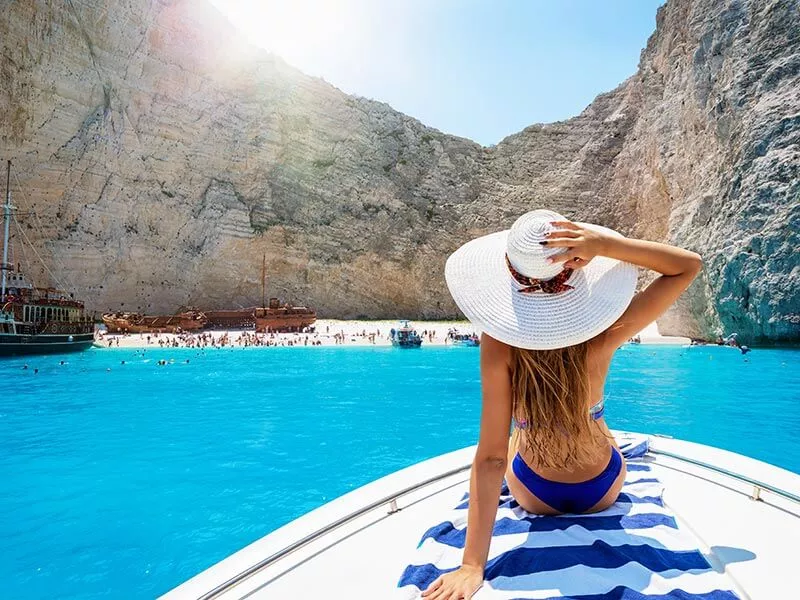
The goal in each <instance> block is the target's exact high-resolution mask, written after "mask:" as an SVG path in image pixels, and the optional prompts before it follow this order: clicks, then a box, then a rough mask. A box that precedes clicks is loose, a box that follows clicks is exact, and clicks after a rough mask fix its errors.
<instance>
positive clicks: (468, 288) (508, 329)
mask: <svg viewBox="0 0 800 600" xmlns="http://www.w3.org/2000/svg"><path fill="white" fill-rule="evenodd" d="M567 220H568V219H566V218H564V217H563V216H561V215H560V214H558V213H556V212H553V211H549V210H534V211H532V212H529V213H526V214H524V215H522V216H521V217H520V218H519V219H517V221H516V222H515V223H514V225H513V226H512V227H511V229H509V230H506V231H500V232H498V233H492V234H490V235H486V236H483V237H480V238H477V239H474V240H472V241H471V242H467V243H466V244H464V245H463V246H461V248H459V249H458V250H456V251H455V252H453V254H451V255H450V258H448V259H447V264H446V265H445V279H446V280H447V287H448V288H449V289H450V294H451V295H452V296H453V300H455V303H456V304H457V305H458V307H459V308H460V309H461V311H462V312H463V313H464V315H466V317H467V318H468V319H469V320H470V321H471V322H472V323H473V324H474V325H475V326H476V327H479V328H480V329H481V330H483V331H484V332H485V333H488V334H489V335H490V336H492V337H493V338H495V339H496V340H500V341H501V342H504V343H506V344H508V345H510V346H516V347H517V348H526V349H529V350H551V349H554V348H565V347H567V346H574V345H576V344H580V343H582V342H585V341H587V340H590V339H592V338H593V337H595V336H596V335H598V334H600V333H601V332H603V331H605V330H606V329H608V327H610V326H611V325H612V324H613V323H614V321H616V320H617V319H618V318H619V317H620V316H621V315H622V313H623V312H625V309H626V308H627V307H628V304H630V301H631V299H632V298H633V294H634V292H635V291H636V280H637V275H638V271H637V269H636V267H635V266H634V265H632V264H630V263H626V262H622V261H618V260H615V259H613V258H608V257H606V256H597V257H595V258H594V259H593V260H592V261H591V262H589V264H587V265H586V266H585V267H583V268H581V269H575V270H573V271H571V272H570V271H569V270H565V269H564V266H563V263H550V262H547V258H548V257H550V256H553V255H556V254H560V253H561V252H565V251H566V248H554V247H547V246H543V245H542V244H540V243H539V242H542V241H545V240H547V234H548V233H550V232H551V231H557V230H558V229H559V227H557V226H555V225H553V224H552V222H553V221H567ZM579 225H580V226H582V227H586V228H591V229H594V230H597V231H601V232H603V233H606V234H608V235H613V236H617V237H621V235H620V234H619V233H617V232H616V231H613V230H611V229H608V228H606V227H601V226H600V225H592V224H589V223H579ZM526 278H528V280H527V281H526ZM562 284H566V285H562Z"/></svg>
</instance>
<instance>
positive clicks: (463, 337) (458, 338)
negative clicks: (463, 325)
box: [447, 329, 481, 348]
mask: <svg viewBox="0 0 800 600" xmlns="http://www.w3.org/2000/svg"><path fill="white" fill-rule="evenodd" d="M447 339H448V340H449V341H450V343H451V344H452V345H453V346H466V347H468V348H474V347H475V346H480V344H481V339H480V338H479V337H478V334H476V333H460V332H459V331H458V330H457V329H451V330H450V331H448V332H447Z"/></svg>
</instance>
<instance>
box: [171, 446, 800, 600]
mask: <svg viewBox="0 0 800 600" xmlns="http://www.w3.org/2000/svg"><path fill="white" fill-rule="evenodd" d="M615 435H617V436H618V439H619V435H621V434H619V433H618V432H617V433H615ZM649 441H650V445H649V449H648V450H647V453H646V454H645V455H644V456H643V457H642V458H641V459H640V460H641V464H642V465H645V466H646V467H647V469H648V470H649V473H647V474H646V479H644V480H643V481H646V480H648V479H649V478H651V477H653V478H657V479H658V480H659V481H660V482H661V483H662V484H663V486H664V492H663V495H662V497H661V501H662V502H663V507H664V510H666V511H671V513H672V514H674V520H673V522H674V523H676V526H677V528H678V529H680V530H682V534H683V538H684V542H683V543H685V544H686V543H688V544H689V545H691V546H692V547H693V548H697V549H699V552H700V553H702V556H703V557H704V558H705V559H706V560H707V563H708V564H709V565H710V566H709V569H708V571H709V573H708V574H707V576H708V577H711V578H713V580H714V582H715V584H717V585H720V586H722V587H724V588H725V589H727V590H733V592H735V593H736V595H738V597H739V598H741V600H747V599H749V600H775V599H778V598H790V597H794V593H795V590H796V585H797V583H796V576H795V572H796V569H797V566H796V564H795V563H796V556H797V548H796V544H797V540H800V476H799V475H796V474H794V473H790V472H789V471H785V470H783V469H780V468H778V467H775V466H772V465H769V464H766V463H763V462H761V461H758V460H754V459H752V458H748V457H746V456H742V455H740V454H736V453H733V452H728V451H725V450H720V449H718V448H713V447H710V446H704V445H701V444H695V443H691V442H685V441H680V440H675V439H666V438H662V437H652V438H650V440H649ZM474 453H475V447H470V448H465V449H463V450H458V451H456V452H451V453H449V454H444V455H442V456H439V457H437V458H433V459H430V460H427V461H425V462H422V463H419V464H417V465H414V466H411V467H408V468H406V469H403V470H401V471H398V472H396V473H393V474H391V475H388V476H386V477H383V478H381V479H379V480H377V481H375V482H373V483H370V484H368V485H366V486H364V487H362V488H360V489H357V490H355V491H353V492H350V493H348V494H346V495H344V496H342V497H340V498H338V499H336V500H334V501H332V502H330V503H328V504H325V505H324V506H321V507H320V508H318V509H316V510H313V511H311V512H310V513H308V514H306V515H304V516H302V517H300V518H299V519H297V520H295V521H293V522H291V523H289V524H287V525H285V526H283V527H281V528H280V529H278V530H276V531H274V532H273V533H270V534H269V535H267V536H265V537H263V538H262V539H260V540H258V541H256V542H254V543H253V544H251V545H249V546H247V547H246V548H244V549H243V550H240V551H239V552H237V553H235V554H233V555H232V556H230V557H228V558H226V559H224V560H222V561H221V562H219V563H217V564H216V565H214V566H212V567H210V568H209V569H207V570H206V571H203V572H202V573H200V574H199V575H196V576H195V577H193V578H192V579H190V580H189V581H187V582H185V583H183V584H182V585H180V586H179V587H177V588H175V589H174V590H172V591H170V592H169V593H167V594H165V595H164V596H162V600H179V599H181V600H182V599H186V598H192V599H200V600H212V599H223V598H224V599H225V600H235V599H241V600H243V599H245V598H247V599H248V600H258V599H265V600H266V599H270V600H271V599H274V598H340V597H342V598H344V597H346V598H351V599H354V600H361V599H363V600H367V599H369V600H374V599H375V598H393V597H396V594H397V592H398V590H397V588H396V585H397V582H398V578H399V577H400V574H401V573H402V572H403V570H404V568H405V567H406V566H407V565H408V563H409V559H410V558H412V557H413V552H414V551H415V548H416V546H417V544H418V542H419V540H420V536H421V535H422V534H423V532H425V531H426V530H427V529H429V528H430V527H431V526H433V525H435V524H438V523H440V522H441V521H442V519H443V516H446V515H447V514H448V512H449V511H452V509H453V507H454V506H456V505H457V504H459V503H460V502H461V501H462V500H463V497H464V494H465V492H467V491H468V489H469V476H470V466H471V462H472V458H473V456H474ZM629 474H630V469H629ZM631 506H633V509H632V510H631V514H634V513H636V512H639V513H641V509H636V505H631ZM597 515H598V516H601V515H602V513H597ZM542 518H544V519H559V518H561V517H542ZM587 518H591V517H588V516H587ZM659 528H660V530H659V532H656V530H655V529H654V530H653V531H654V533H653V534H651V535H654V536H655V535H656V534H657V533H658V534H660V533H661V532H664V535H671V533H670V531H671V530H670V529H669V528H666V529H665V528H664V527H661V526H659ZM623 533H625V534H627V532H623ZM536 536H537V533H536V532H533V533H532V534H531V535H530V539H531V540H534V538H536ZM527 537H528V536H527V535H523V536H522V538H519V539H526V538H527ZM536 539H541V538H536ZM631 540H633V541H629V542H627V543H631V544H633V545H632V546H630V552H629V554H630V561H631V565H634V563H635V561H636V558H637V548H641V547H640V546H637V545H636V544H642V541H643V540H647V538H646V537H645V536H644V535H639V536H636V535H632V537H631ZM426 543H430V541H429V540H428V541H426ZM618 543H622V544H624V543H626V540H625V538H624V536H623V537H622V538H621V539H620V540H619V541H618ZM512 546H513V544H512ZM543 550H544V551H546V550H547V548H544V549H543ZM646 550H647V548H642V549H641V550H639V551H640V552H642V553H644V552H645V551H646ZM658 552H659V550H658V548H656V549H655V554H658ZM634 566H637V565H634ZM625 568H626V567H624V566H623V569H625ZM631 568H633V567H631ZM695 572H696V570H694V571H692V570H691V569H690V570H689V572H688V574H689V575H692V574H693V573H695ZM679 575H680V574H679V573H675V572H672V571H668V572H665V575H664V577H662V578H661V579H663V581H664V582H666V583H665V585H667V586H670V585H677V584H675V583H674V582H677V581H679ZM550 577H553V576H552V575H550ZM555 579H556V580H555V581H554V582H553V583H554V585H555V586H561V585H563V586H564V587H568V586H569V585H572V584H574V583H575V582H576V581H580V578H576V577H575V576H573V577H571V578H570V577H569V575H565V576H564V577H563V580H562V581H559V580H558V578H557V577H556V578H555ZM654 579H655V578H654ZM533 581H536V580H535V579H534V580H533ZM651 584H652V582H651V581H650V580H648V579H645V580H644V581H642V582H641V585H642V586H643V587H646V586H650V585H651ZM493 594H496V595H488V592H487V595H482V592H478V594H476V596H475V600H478V599H479V598H484V597H485V598H507V597H508V598H516V597H526V598H527V597H542V598H545V597H546V598H551V597H554V596H558V594H557V593H552V594H546V595H540V596H529V595H526V594H517V595H516V596H515V595H513V593H507V594H501V593H498V592H496V591H495V592H493ZM615 597H616V596H615ZM659 597H668V596H659ZM676 597H695V596H676ZM709 597H711V596H709ZM713 597H715V598H716V597H717V596H713ZM720 597H722V596H720ZM725 597H732V596H725Z"/></svg>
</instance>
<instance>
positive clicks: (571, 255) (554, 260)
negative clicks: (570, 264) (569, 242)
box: [547, 251, 577, 263]
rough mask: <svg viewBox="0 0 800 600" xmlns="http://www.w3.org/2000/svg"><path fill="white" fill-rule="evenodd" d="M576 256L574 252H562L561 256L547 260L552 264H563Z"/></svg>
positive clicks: (556, 255)
mask: <svg viewBox="0 0 800 600" xmlns="http://www.w3.org/2000/svg"><path fill="white" fill-rule="evenodd" d="M576 256H577V255H576V254H575V253H574V252H572V251H570V252H562V253H561V254H554V255H553V256H550V257H549V258H548V259H547V260H548V261H550V262H551V263H563V262H567V261H569V260H572V259H574V258H575V257H576Z"/></svg>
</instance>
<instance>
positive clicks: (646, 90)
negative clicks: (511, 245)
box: [0, 0, 800, 342]
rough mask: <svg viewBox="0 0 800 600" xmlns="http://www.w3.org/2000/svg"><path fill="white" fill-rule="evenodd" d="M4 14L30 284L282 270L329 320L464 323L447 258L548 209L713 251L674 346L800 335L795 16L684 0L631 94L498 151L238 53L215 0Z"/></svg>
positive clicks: (130, 298) (287, 291) (96, 284)
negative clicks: (700, 338) (703, 338)
mask: <svg viewBox="0 0 800 600" xmlns="http://www.w3.org/2000/svg"><path fill="white" fill-rule="evenodd" d="M0 14H2V17H0V36H1V38H2V41H0V52H1V53H2V65H1V66H0V111H2V114H3V117H2V119H1V120H0V148H1V149H2V155H3V156H4V157H10V158H13V159H14V161H15V166H14V173H15V177H14V178H12V190H14V191H15V194H16V195H15V204H16V205H18V206H19V207H21V208H22V209H33V210H35V211H36V213H37V215H38V217H33V216H25V215H24V214H21V215H20V216H19V217H18V219H19V221H20V223H21V225H22V231H23V232H25V235H26V236H27V237H28V238H29V239H30V240H31V241H32V242H34V244H35V245H36V247H37V248H38V250H39V252H40V254H42V257H43V259H44V261H45V263H46V264H47V265H48V267H49V270H50V271H51V272H50V273H48V272H46V270H45V269H44V268H37V269H35V270H34V272H33V273H32V275H34V276H35V277H36V278H37V280H38V281H40V282H41V283H45V282H50V283H55V282H57V281H60V282H62V283H63V284H64V285H67V286H68V287H70V288H71V289H74V290H75V291H76V295H78V296H80V297H83V298H86V299H87V300H88V304H89V306H90V307H92V308H94V309H97V310H107V309H118V308H120V307H121V306H122V305H123V303H124V308H126V309H140V310H145V311H149V312H153V311H172V310H175V309H176V308H177V307H178V306H179V305H186V304H191V305H199V306H205V307H209V308H211V307H221V306H235V305H252V304H255V303H257V302H259V301H260V273H261V257H262V254H266V256H267V270H268V288H269V290H270V292H271V293H273V294H275V295H280V296H283V297H285V298H287V299H290V300H302V301H306V302H308V303H309V304H311V305H313V306H315V307H316V308H317V309H318V312H319V313H320V314H322V315H324V316H330V317H333V316H336V317H355V316H368V317H376V318H378V317H381V318H383V317H396V316H399V315H404V316H411V317H429V318H432V317H445V316H452V315H454V314H456V308H455V306H454V305H453V304H452V302H451V300H450V299H449V296H448V294H447V291H446V288H445V286H444V282H443V278H442V270H443V265H444V261H445V259H446V257H447V255H448V254H449V252H451V251H452V250H453V249H455V248H456V247H457V246H458V245H460V244H461V243H463V242H464V241H466V240H467V239H469V238H470V237H472V236H475V235H478V234H482V233H485V232H488V231H492V230H496V229H498V228H503V227H507V226H509V225H510V224H511V223H512V222H513V220H514V219H515V218H516V216H518V215H519V214H520V213H521V212H524V211H526V210H529V209H531V208H534V207H540V206H547V207H551V208H554V209H557V210H560V211H561V212H564V213H565V214H567V215H568V216H570V217H573V218H577V219H583V220H593V221H596V222H600V223H603V224H606V225H609V226H612V227H616V228H619V229H620V230H622V231H623V232H625V233H629V234H634V235H642V236H647V237H649V238H652V239H658V240H668V241H672V242H676V243H678V244H683V245H686V246H688V247H690V248H693V249H696V250H698V251H699V252H701V253H703V254H704V256H705V257H706V265H707V266H706V270H705V273H704V274H703V276H702V278H701V279H700V280H699V281H698V282H697V283H696V284H695V285H694V286H693V288H692V289H691V290H690V292H689V293H688V294H687V295H686V297H685V299H684V301H683V302H682V303H681V304H679V305H678V306H677V307H676V308H675V309H674V310H673V311H672V312H671V313H670V314H669V315H667V316H666V317H665V318H664V319H663V321H662V322H661V326H662V331H664V332H665V333H673V334H685V335H710V334H712V333H713V331H714V330H715V329H716V328H717V327H722V328H724V329H725V330H727V331H731V330H736V331H738V332H739V333H740V336H742V337H743V339H747V340H749V341H751V342H752V341H769V340H774V341H788V340H797V339H800V306H798V303H799V302H800V301H799V300H798V299H797V298H798V295H797V291H798V290H797V288H798V280H800V277H798V275H799V272H798V264H799V263H798V259H797V254H796V253H795V252H794V251H793V250H794V248H795V247H797V245H798V242H800V239H798V235H799V234H798V231H799V230H800V229H798V224H799V223H800V183H798V181H800V178H798V175H800V173H798V170H799V169H800V160H798V155H799V154H800V145H799V144H798V142H800V25H799V24H798V2H797V1H789V0H787V1H780V2H779V1H772V2H770V1H768V0H752V1H745V0H737V1H733V0H731V1H728V2H719V1H714V0H693V1H692V0H670V1H669V3H668V4H667V5H666V7H664V8H662V9H661V10H660V12H659V16H658V28H657V30H656V32H655V33H654V34H653V36H652V37H651V39H650V41H649V43H648V46H647V48H646V49H645V50H644V51H643V53H642V58H641V63H640V68H639V71H638V72H637V73H636V74H635V75H634V76H633V77H632V78H630V79H629V80H627V81H626V82H624V83H623V84H622V85H621V86H620V87H618V88H617V89H616V90H614V91H612V92H610V93H608V94H604V95H602V96H600V97H598V98H597V99H596V100H595V101H594V102H593V103H592V104H591V105H590V106H589V107H587V109H586V110H585V111H584V112H583V113H582V114H581V115H579V116H578V117H575V118H573V119H570V120H568V121H565V122H560V123H555V124H550V125H535V126H532V127H529V128H527V129H526V130H524V131H522V132H520V133H519V134H516V135H513V136H511V137H509V138H507V139H506V140H503V141H502V142H501V143H500V144H498V145H497V146H493V147H490V148H482V147H480V146H479V145H477V144H475V143H473V142H471V141H469V140H465V139H461V138H456V137H454V136H449V135H445V134H442V133H441V132H439V131H436V130H434V129H431V128H428V127H426V126H424V125H423V124H421V123H420V122H418V121H416V120H414V119H412V118H410V117H407V116H405V115H403V114H401V113H398V112H397V111H394V110H392V109H391V108H390V107H389V106H387V105H385V104H381V103H378V102H373V101H369V100H365V99H363V98H356V97H352V96H348V95H346V94H343V93H341V92H340V91H339V90H337V89H335V88H333V87H332V86H330V85H328V84H326V83H325V82H323V81H321V80H319V79H314V78H310V77H307V76H305V75H303V74H301V73H299V72H298V71H296V70H294V69H292V68H290V67H288V66H287V65H285V64H284V63H282V62H281V61H280V60H279V59H276V58H274V57H271V56H270V55H267V54H265V53H263V52H260V51H257V50H255V49H253V48H249V47H247V46H245V45H243V44H242V43H240V42H239V41H238V40H237V34H236V32H235V31H233V30H232V29H231V28H230V27H229V26H228V25H227V22H226V21H225V20H224V19H223V17H221V16H220V15H219V14H218V13H217V12H216V11H215V10H214V9H213V8H211V7H210V6H208V5H207V4H206V3H205V1H204V0H113V1H109V2H103V3H86V2H80V3H78V2H72V1H68V2H66V4H64V5H63V6H62V5H60V4H59V5H58V6H56V5H54V4H52V3H51V2H48V1H47V0H35V1H31V2H6V3H5V6H4V7H3V10H2V13H0ZM18 235H21V234H18ZM23 247H24V246H23V245H22V244H20V243H16V244H15V248H17V252H18V256H17V258H22V259H27V260H25V261H24V262H26V263H29V264H34V262H35V261H34V257H33V256H30V254H31V251H30V250H26V252H27V255H25V254H24V253H22V249H23Z"/></svg>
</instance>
